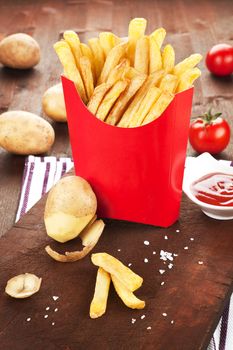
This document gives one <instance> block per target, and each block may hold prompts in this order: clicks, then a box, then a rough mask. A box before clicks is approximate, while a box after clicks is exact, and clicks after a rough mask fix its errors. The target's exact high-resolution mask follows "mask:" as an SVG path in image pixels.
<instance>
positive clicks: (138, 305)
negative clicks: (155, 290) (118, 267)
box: [111, 275, 146, 309]
mask: <svg viewBox="0 0 233 350" xmlns="http://www.w3.org/2000/svg"><path fill="white" fill-rule="evenodd" d="M111 279H112V282H113V285H114V288H115V290H116V292H117V294H118V296H119V297H120V298H121V300H122V301H123V303H124V304H125V305H126V306H127V307H130V308H131V309H144V307H145V305H146V304H145V301H143V300H140V299H138V298H137V297H136V296H135V295H134V294H133V292H131V291H130V290H129V289H128V288H127V287H125V285H124V284H123V283H121V281H120V280H118V278H117V277H115V276H114V275H111Z"/></svg>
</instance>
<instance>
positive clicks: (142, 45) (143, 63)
mask: <svg viewBox="0 0 233 350" xmlns="http://www.w3.org/2000/svg"><path fill="white" fill-rule="evenodd" d="M149 56H150V46H149V38H148V37H147V36H143V37H142V38H140V39H138V41H137V43H136V48H135V57H134V68H135V69H136V70H137V71H138V72H140V73H142V74H148V69H149V58H150V57H149Z"/></svg>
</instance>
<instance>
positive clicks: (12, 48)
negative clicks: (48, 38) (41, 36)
mask: <svg viewBox="0 0 233 350" xmlns="http://www.w3.org/2000/svg"><path fill="white" fill-rule="evenodd" d="M39 61H40V47H39V44H38V43H37V41H36V40H35V39H33V38H32V37H31V36H30V35H27V34H24V33H16V34H12V35H9V36H7V37H6V38H4V39H3V40H2V41H1V42H0V63H2V64H3V65H4V66H6V67H10V68H15V69H29V68H32V67H34V66H35V65H36V64H37V63H38V62H39Z"/></svg>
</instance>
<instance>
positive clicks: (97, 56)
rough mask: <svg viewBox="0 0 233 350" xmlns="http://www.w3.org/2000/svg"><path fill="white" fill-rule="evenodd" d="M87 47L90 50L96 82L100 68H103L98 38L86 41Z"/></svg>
mask: <svg viewBox="0 0 233 350" xmlns="http://www.w3.org/2000/svg"><path fill="white" fill-rule="evenodd" d="M88 45H89V47H90V48H91V51H92V54H93V57H94V63H95V72H96V81H97V80H98V78H99V76H100V73H101V71H102V68H103V66H104V61H105V57H104V51H103V49H102V47H101V45H100V40H99V39H98V38H92V39H89V40H88Z"/></svg>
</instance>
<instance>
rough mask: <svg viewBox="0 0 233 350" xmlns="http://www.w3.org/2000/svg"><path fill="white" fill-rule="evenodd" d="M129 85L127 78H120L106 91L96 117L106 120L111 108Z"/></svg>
mask: <svg viewBox="0 0 233 350" xmlns="http://www.w3.org/2000/svg"><path fill="white" fill-rule="evenodd" d="M127 85H128V81H127V80H118V81H117V82H116V83H115V84H114V85H113V87H112V88H111V89H110V90H109V91H108V92H107V93H106V95H105V96H104V98H103V100H102V102H101V103H100V106H99V108H98V110H97V113H96V117H97V118H99V119H101V120H103V121H104V120H105V118H106V117H107V115H108V113H109V111H110V109H111V108H112V106H113V105H114V103H115V102H116V100H117V99H118V97H119V96H120V94H121V93H122V92H123V91H124V90H125V89H126V87H127Z"/></svg>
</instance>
